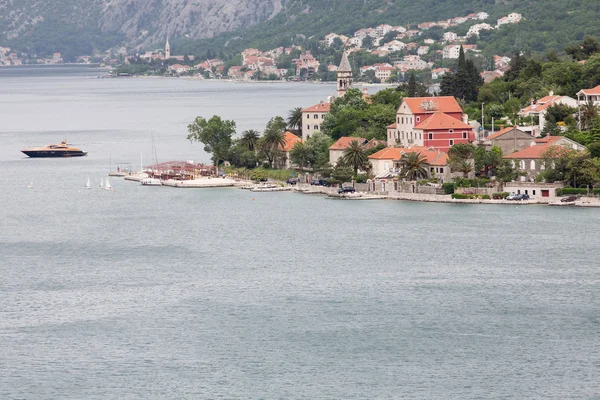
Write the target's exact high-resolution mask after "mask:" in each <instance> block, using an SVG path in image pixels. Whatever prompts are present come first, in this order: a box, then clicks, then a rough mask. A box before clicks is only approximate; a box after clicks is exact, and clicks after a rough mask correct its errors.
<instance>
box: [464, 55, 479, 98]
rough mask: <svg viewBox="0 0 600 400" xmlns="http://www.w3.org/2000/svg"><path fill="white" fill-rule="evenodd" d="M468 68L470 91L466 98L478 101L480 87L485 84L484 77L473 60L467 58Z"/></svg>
mask: <svg viewBox="0 0 600 400" xmlns="http://www.w3.org/2000/svg"><path fill="white" fill-rule="evenodd" d="M466 69H467V78H468V82H467V87H468V91H467V98H466V99H465V100H468V101H476V100H477V96H478V95H479V88H480V87H481V86H482V85H483V78H482V77H481V75H479V71H478V70H477V67H476V66H475V64H474V63H473V60H467V63H466Z"/></svg>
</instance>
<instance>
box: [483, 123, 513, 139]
mask: <svg viewBox="0 0 600 400" xmlns="http://www.w3.org/2000/svg"><path fill="white" fill-rule="evenodd" d="M513 129H517V130H518V128H517V127H516V126H508V127H506V128H504V129H501V130H499V131H498V132H496V133H492V134H491V135H490V136H488V137H487V138H488V139H490V140H492V139H496V138H498V137H500V136H502V135H504V134H505V133H508V132H510V131H512V130H513Z"/></svg>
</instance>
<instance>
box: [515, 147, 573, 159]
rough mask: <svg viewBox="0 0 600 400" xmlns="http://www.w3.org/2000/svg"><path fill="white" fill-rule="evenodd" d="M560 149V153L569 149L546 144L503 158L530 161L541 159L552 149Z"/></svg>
mask: <svg viewBox="0 0 600 400" xmlns="http://www.w3.org/2000/svg"><path fill="white" fill-rule="evenodd" d="M553 147H554V148H558V149H559V151H567V150H568V149H567V148H565V147H562V146H554V145H552V144H551V143H545V144H537V145H534V146H529V147H527V148H526V149H523V150H521V151H517V152H515V153H512V154H509V155H506V156H504V157H503V158H507V159H513V160H514V159H518V160H520V159H526V160H530V159H540V158H542V157H543V155H544V153H545V152H546V151H548V150H550V149H551V148H553Z"/></svg>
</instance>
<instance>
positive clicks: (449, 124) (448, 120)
mask: <svg viewBox="0 0 600 400" xmlns="http://www.w3.org/2000/svg"><path fill="white" fill-rule="evenodd" d="M415 128H416V129H423V130H425V129H473V127H472V126H471V125H467V124H465V123H464V122H462V121H461V120H458V119H456V118H454V117H451V116H449V115H448V114H444V113H443V112H436V113H435V114H433V115H432V116H431V117H429V118H427V119H426V120H425V121H423V122H421V123H420V124H419V125H417V126H415Z"/></svg>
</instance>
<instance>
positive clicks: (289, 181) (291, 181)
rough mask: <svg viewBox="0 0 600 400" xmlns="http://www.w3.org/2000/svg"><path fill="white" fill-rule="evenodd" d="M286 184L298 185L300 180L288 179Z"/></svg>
mask: <svg viewBox="0 0 600 400" xmlns="http://www.w3.org/2000/svg"><path fill="white" fill-rule="evenodd" d="M286 182H287V183H289V184H290V185H295V184H296V183H298V178H288V180H287V181H286Z"/></svg>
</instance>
